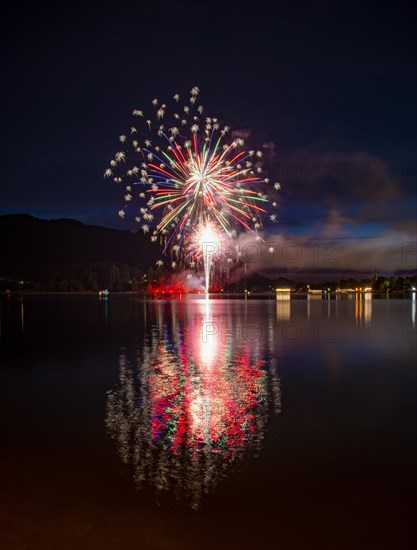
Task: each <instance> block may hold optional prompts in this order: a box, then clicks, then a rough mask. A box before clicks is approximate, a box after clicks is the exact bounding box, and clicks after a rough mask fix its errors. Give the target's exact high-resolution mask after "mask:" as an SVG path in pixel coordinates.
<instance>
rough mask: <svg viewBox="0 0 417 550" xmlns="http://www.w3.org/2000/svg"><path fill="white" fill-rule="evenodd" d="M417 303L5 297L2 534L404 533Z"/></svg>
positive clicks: (190, 537) (130, 542) (113, 541)
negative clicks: (145, 300)
mask: <svg viewBox="0 0 417 550" xmlns="http://www.w3.org/2000/svg"><path fill="white" fill-rule="evenodd" d="M415 306H416V302H415V301H413V300H409V299H404V300H395V299H390V300H385V299H384V300H375V299H374V300H370V299H361V300H355V298H354V297H352V298H351V299H338V300H334V299H332V300H330V301H325V300H291V301H289V300H285V299H283V300H279V301H276V300H247V301H244V300H212V301H210V302H209V303H207V302H206V301H205V300H201V299H196V298H194V299H192V298H188V299H186V298H184V299H183V300H177V301H148V302H144V301H142V300H140V299H139V298H137V297H110V299H108V300H99V299H98V298H96V297H92V296H89V297H87V296H85V297H72V298H70V297H39V296H24V297H23V298H20V297H15V296H12V297H11V298H7V297H2V298H1V334H0V338H1V339H0V346H1V356H0V357H1V384H0V403H1V425H0V428H1V432H0V433H1V458H0V461H1V464H0V467H1V488H0V491H1V495H0V497H1V498H0V546H1V547H2V548H5V549H7V550H8V549H18V550H29V549H30V550H38V549H39V550H49V549H57V550H61V549H62V550H67V549H77V550H78V549H84V548H85V549H91V550H94V549H123V550H124V549H126V550H130V549H135V550H136V549H145V548H155V549H188V548H190V549H200V548H202V549H204V548H210V549H211V548H213V549H214V548H218V549H229V548H237V549H243V548H254V549H255V548H279V549H283V550H286V549H297V550H298V549H303V550H304V549H316V548H317V549H327V548H328V549H332V550H333V549H335V550H338V549H345V548H349V549H362V548H363V549H385V548H386V549H390V550H392V549H397V550H399V549H406V548H407V549H408V548H414V543H415V528H414V519H415V485H416V484H415V482H416V470H415V459H416V444H415V412H416V407H415V403H416V384H415V382H416V379H415V364H414V362H415V359H416V324H415V323H416V307H415Z"/></svg>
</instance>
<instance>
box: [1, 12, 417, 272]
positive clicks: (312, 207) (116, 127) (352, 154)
mask: <svg viewBox="0 0 417 550" xmlns="http://www.w3.org/2000/svg"><path fill="white" fill-rule="evenodd" d="M415 13H416V12H415V7H414V3H412V2H395V3H392V4H387V5H384V4H383V3H376V2H375V3H367V2H362V1H361V2H359V1H351V2H349V1H347V2H344V3H337V2H330V1H322V2H297V1H295V2H294V1H292V2H286V3H282V2H274V3H268V2H251V3H238V2H227V3H226V2H206V3H204V4H197V3H195V2H187V1H173V2H168V1H154V2H147V3H142V2H135V3H132V4H130V5H128V4H124V3H113V4H112V6H111V7H106V6H104V5H99V7H98V8H96V9H94V8H92V7H91V6H87V4H86V5H85V7H84V8H76V7H74V6H72V5H69V4H67V5H59V4H56V5H55V7H54V8H44V7H42V6H40V5H39V4H37V3H30V4H27V5H25V4H24V3H15V4H12V3H9V5H8V7H7V8H3V26H2V33H1V34H2V41H3V44H2V50H3V86H2V95H3V97H2V103H1V105H2V111H3V112H2V120H3V138H4V144H3V147H2V159H1V162H2V168H3V170H2V172H3V181H2V186H1V202H0V213H1V214H9V213H29V214H32V215H34V216H38V217H41V218H45V219H56V218H62V217H64V218H74V219H77V220H80V221H82V222H85V223H88V224H95V225H104V226H108V227H117V228H125V229H127V228H129V229H134V228H135V226H134V221H133V220H132V219H127V217H126V218H125V219H124V220H122V219H120V218H119V217H118V214H117V212H118V211H119V209H120V207H122V206H123V197H122V193H121V192H120V189H118V188H117V186H116V185H115V184H114V183H113V182H112V181H110V180H104V179H103V172H104V169H105V168H106V167H107V166H108V163H109V160H110V158H112V157H113V155H114V153H115V151H116V150H117V147H118V142H117V137H118V136H119V135H120V134H121V133H123V132H124V131H125V130H126V128H128V127H129V126H130V120H131V118H130V115H131V112H132V109H134V108H138V107H141V106H144V105H145V106H146V105H148V104H150V101H151V99H152V98H153V97H158V98H160V99H161V100H162V101H164V100H165V99H166V100H169V99H170V98H172V95H173V94H174V93H176V92H178V93H180V94H183V95H186V94H188V92H189V90H190V89H191V87H193V86H198V87H199V88H200V90H201V95H200V98H201V102H202V104H203V105H204V107H205V111H206V113H207V114H208V115H209V114H211V115H212V116H213V115H214V116H218V117H219V118H220V119H221V121H222V122H224V123H225V124H228V125H230V126H231V127H232V128H234V129H237V130H240V131H244V132H245V134H249V141H251V140H253V142H254V143H256V145H257V146H263V147H264V150H265V158H266V170H267V171H269V175H270V176H271V178H273V179H274V180H277V181H280V182H281V184H282V191H281V194H280V200H279V208H278V212H277V213H278V223H277V224H275V225H273V226H272V225H271V226H268V227H267V228H266V235H267V238H268V239H270V240H271V241H274V242H276V243H280V244H283V243H288V242H294V243H297V244H298V245H299V246H300V247H302V249H303V257H302V259H300V261H299V262H298V264H297V268H298V269H307V270H310V271H311V270H314V269H319V270H324V271H327V272H329V273H332V272H334V273H343V274H347V273H349V272H350V271H355V272H358V273H363V274H369V273H373V270H374V269H375V268H377V269H378V270H385V271H386V272H395V271H403V272H406V271H407V270H415V255H414V257H413V256H412V255H410V256H409V257H408V258H407V262H404V261H403V259H404V258H403V255H402V253H403V250H404V247H403V244H404V243H415V242H416V230H415V227H416V191H415V189H416V150H417V147H416V128H417V121H416V57H415V51H416V50H415V48H416V39H415V28H416V27H415V26H416V17H415ZM313 242H318V243H319V244H318V246H319V248H320V247H325V246H326V245H327V244H328V243H331V244H335V245H336V246H337V259H338V263H337V265H336V264H331V265H330V264H326V265H324V264H322V263H320V262H316V263H315V264H314V262H313V254H312V253H311V246H312V243H313ZM313 246H316V245H313ZM309 247H310V248H309ZM308 250H309V252H308ZM320 250H321V248H320ZM408 250H409V251H410V250H411V248H410V247H409V248H408ZM278 263H279V262H278ZM278 263H277V262H276V263H275V264H274V266H272V268H271V269H272V271H274V273H278V272H279V271H280V270H281V271H282V272H284V271H285V270H286V269H287V268H291V267H292V266H291V265H287V266H285V265H283V264H282V262H281V264H280V266H281V267H279V266H278ZM313 264H314V265H313ZM264 267H267V266H264Z"/></svg>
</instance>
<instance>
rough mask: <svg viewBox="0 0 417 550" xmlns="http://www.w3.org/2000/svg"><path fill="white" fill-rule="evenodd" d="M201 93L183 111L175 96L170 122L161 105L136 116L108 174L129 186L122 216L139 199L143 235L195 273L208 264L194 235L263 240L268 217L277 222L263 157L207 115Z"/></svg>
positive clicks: (194, 92) (154, 103) (137, 215)
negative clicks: (265, 188) (247, 236)
mask: <svg viewBox="0 0 417 550" xmlns="http://www.w3.org/2000/svg"><path fill="white" fill-rule="evenodd" d="M198 93H199V89H198V88H197V87H194V88H192V90H191V92H190V97H189V98H188V101H187V102H186V104H185V105H181V100H180V96H179V95H178V94H175V95H174V96H173V99H174V101H175V104H174V105H175V109H174V112H173V113H172V115H171V117H170V118H171V122H167V119H168V118H169V117H168V114H167V105H166V104H165V103H162V104H161V103H160V102H159V101H158V99H156V98H155V99H153V100H152V102H151V105H152V107H151V109H152V110H153V115H152V117H150V118H147V115H145V112H144V111H143V110H139V109H134V110H133V112H132V116H133V117H134V118H135V123H134V125H132V126H131V127H130V130H129V132H128V133H126V134H123V135H121V136H120V137H119V141H120V143H121V144H123V150H121V151H118V152H117V153H116V154H115V157H114V159H112V161H111V162H110V167H108V168H107V169H106V170H105V173H104V176H105V177H113V179H114V181H115V182H116V183H117V184H124V185H125V195H124V198H125V203H126V204H125V207H124V209H122V210H120V211H119V215H120V216H121V217H124V216H125V214H126V211H127V209H128V208H132V204H134V202H133V201H134V199H136V198H138V199H140V200H141V201H142V206H140V208H139V212H135V213H134V215H135V220H136V221H137V222H138V223H139V224H140V225H141V228H142V230H143V232H144V233H149V234H150V238H151V240H152V241H158V240H160V241H161V243H162V244H163V246H164V252H165V251H167V250H169V251H170V252H171V254H172V255H174V256H175V258H173V264H175V265H179V263H178V262H179V261H180V262H184V263H185V264H188V265H191V266H192V267H193V266H196V265H197V264H198V262H199V261H202V260H203V261H204V255H201V254H199V253H198V247H197V246H196V242H199V239H198V238H197V240H196V235H202V234H204V233H207V228H209V229H210V233H211V235H213V234H215V235H217V236H219V237H224V238H233V237H236V235H237V234H238V233H239V232H241V231H245V232H246V231H253V232H255V233H256V235H258V232H259V229H260V228H261V227H262V224H263V219H265V217H268V216H269V218H270V219H271V220H272V221H275V220H276V215H275V214H272V215H271V214H268V212H267V204H268V203H269V197H268V195H267V194H266V193H264V192H263V191H262V190H261V189H262V188H263V186H265V185H266V184H268V183H269V180H268V179H266V178H262V177H261V174H262V168H261V158H262V156H263V154H262V151H259V150H258V151H256V150H246V149H245V148H244V140H243V139H241V138H234V137H233V136H232V135H231V133H230V127H229V126H221V125H220V122H219V119H218V118H212V117H206V116H203V112H204V108H203V107H202V106H201V105H199V104H198V101H197V98H198ZM139 123H140V126H141V128H142V129H140V128H139ZM278 185H279V184H278V183H276V184H275V186H274V187H275V189H277V186H278ZM273 204H276V203H273ZM200 240H201V239H200Z"/></svg>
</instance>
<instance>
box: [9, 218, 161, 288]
mask: <svg viewBox="0 0 417 550" xmlns="http://www.w3.org/2000/svg"><path fill="white" fill-rule="evenodd" d="M161 257H162V249H161V246H160V245H159V244H157V243H151V242H150V239H149V236H147V235H144V234H143V233H142V232H140V231H138V232H137V233H132V232H130V231H124V230H120V229H110V228H107V227H99V226H93V225H85V224H83V223H81V222H78V221H75V220H69V219H58V220H41V219H39V218H35V217H33V216H30V215H26V214H22V215H21V214H16V215H5V216H0V277H3V278H7V277H10V278H20V279H29V280H31V279H36V278H38V277H40V276H41V275H42V274H43V273H45V272H46V271H47V270H49V269H51V268H53V267H56V266H59V265H67V264H81V263H87V262H88V263H92V262H111V263H125V264H128V265H130V266H132V267H137V268H139V269H143V270H146V269H148V267H149V266H150V265H155V261H156V260H157V259H158V258H161Z"/></svg>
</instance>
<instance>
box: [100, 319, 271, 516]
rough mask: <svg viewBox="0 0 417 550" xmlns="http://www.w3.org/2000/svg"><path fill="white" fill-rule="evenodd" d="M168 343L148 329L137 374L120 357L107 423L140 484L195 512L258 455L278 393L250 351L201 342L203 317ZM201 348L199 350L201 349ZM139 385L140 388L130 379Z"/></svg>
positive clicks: (162, 330)
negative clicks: (243, 461) (250, 455)
mask: <svg viewBox="0 0 417 550" xmlns="http://www.w3.org/2000/svg"><path fill="white" fill-rule="evenodd" d="M198 319H199V320H198V321H197V320H196V319H194V321H191V323H189V324H188V328H187V330H186V331H185V332H183V333H182V334H184V336H178V332H177V336H175V338H170V337H169V336H168V334H167V328H166V327H164V326H160V327H159V329H156V328H154V329H153V332H152V335H151V338H150V340H149V342H146V343H145V346H144V353H143V360H142V361H140V360H139V361H138V367H137V371H136V369H134V368H133V367H132V366H131V365H130V364H129V361H128V360H127V358H126V356H125V355H124V354H122V355H121V357H120V386H119V389H117V390H116V391H112V392H110V393H109V394H108V402H107V419H106V424H107V426H108V428H109V430H110V433H111V435H112V436H113V437H114V438H115V439H116V440H117V441H118V448H119V452H120V455H121V457H122V459H123V461H124V462H126V463H128V462H131V461H132V462H133V464H134V468H135V479H136V481H137V483H138V485H141V484H142V483H143V482H146V483H150V484H153V485H154V486H155V487H156V488H157V489H158V490H168V489H169V490H172V491H173V492H174V493H176V495H177V497H178V498H181V499H184V498H185V499H186V500H187V501H191V504H192V505H193V506H194V507H198V506H199V502H200V500H201V496H202V494H203V493H205V492H208V491H210V490H211V489H213V488H214V487H215V485H216V484H217V482H218V481H219V479H220V478H221V477H222V476H224V475H226V473H227V470H228V469H229V467H230V466H231V464H233V463H236V461H237V460H239V459H240V458H242V456H243V454H244V453H245V452H246V451H248V450H249V449H252V450H259V448H260V445H261V442H262V440H263V437H264V432H265V428H266V423H267V418H268V411H269V409H270V406H271V400H272V401H274V402H275V405H276V406H278V402H279V389H278V385H277V381H276V379H275V377H274V374H273V372H272V371H270V370H267V368H266V365H265V363H264V361H262V360H259V359H256V358H254V357H251V353H250V351H249V350H248V349H245V348H241V349H240V350H233V351H232V349H231V343H229V344H227V343H225V342H222V341H221V340H220V339H218V338H217V339H216V348H215V354H211V353H209V352H208V350H210V348H211V345H212V342H211V341H208V342H206V341H204V340H202V339H201V328H202V325H203V323H204V322H206V320H205V319H207V316H203V317H201V316H200V317H198ZM201 342H203V343H201ZM137 379H139V387H137V385H136V382H135V380H137Z"/></svg>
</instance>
